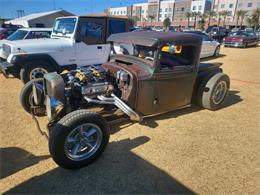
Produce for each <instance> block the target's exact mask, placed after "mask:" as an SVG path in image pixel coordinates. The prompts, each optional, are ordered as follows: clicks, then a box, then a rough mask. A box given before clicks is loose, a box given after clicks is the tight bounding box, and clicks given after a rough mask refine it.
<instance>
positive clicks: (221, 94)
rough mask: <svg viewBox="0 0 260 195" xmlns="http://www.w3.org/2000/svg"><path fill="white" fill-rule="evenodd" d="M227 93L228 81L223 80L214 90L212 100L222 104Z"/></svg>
mask: <svg viewBox="0 0 260 195" xmlns="http://www.w3.org/2000/svg"><path fill="white" fill-rule="evenodd" d="M226 93H227V83H226V82H225V81H221V82H219V83H218V84H217V86H216V88H215V89H214V91H213V95H212V100H213V103H214V104H216V105H217V104H220V103H221V102H222V101H223V100H224V98H225V95H226Z"/></svg>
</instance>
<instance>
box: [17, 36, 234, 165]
mask: <svg viewBox="0 0 260 195" xmlns="http://www.w3.org/2000/svg"><path fill="white" fill-rule="evenodd" d="M108 41H109V42H111V43H112V45H114V44H115V43H116V44H122V45H123V46H125V45H129V48H131V47H132V48H131V49H130V50H129V51H128V54H126V55H116V54H113V55H111V57H110V61H109V62H107V63H104V64H103V65H101V66H91V67H86V68H80V69H77V70H71V71H69V72H64V73H63V74H61V75H60V74H58V73H48V74H45V75H44V79H36V80H32V81H30V82H28V83H27V84H26V85H25V86H24V88H23V89H22V91H21V103H22V106H23V107H24V109H25V110H26V111H27V112H30V111H29V110H31V112H32V113H33V114H34V115H37V114H41V115H42V114H45V111H46V114H47V116H48V119H49V121H50V122H49V124H48V127H49V128H50V129H51V130H50V132H49V151H50V154H51V156H52V158H53V160H54V161H55V162H56V163H57V164H58V165H59V166H61V167H63V168H66V169H77V168H81V167H83V166H86V165H89V164H91V163H92V162H94V160H96V159H97V158H98V157H99V156H100V155H101V154H102V152H103V151H104V149H105V147H106V145H107V144H108V142H109V122H111V119H112V118H113V119H116V120H117V119H119V120H120V118H122V117H126V116H127V117H129V118H130V120H133V121H139V122H140V121H142V120H143V119H144V118H146V117H149V116H153V115H156V114H160V113H164V112H168V111H172V110H176V109H180V108H184V107H187V106H190V105H191V101H192V99H193V100H194V101H195V102H197V103H198V104H199V105H200V106H202V107H204V108H206V109H209V110H217V109H219V108H221V107H222V106H223V103H224V101H225V98H226V96H227V94H228V91H229V86H230V81H229V77H228V76H227V75H226V74H224V73H223V72H222V69H221V68H220V65H221V64H220V63H213V64H211V63H204V64H199V62H200V59H199V56H200V49H201V44H202V39H201V38H200V37H199V36H197V35H195V34H188V33H186V34H185V33H172V32H131V33H120V34H113V35H111V36H110V37H109V38H108ZM32 89H33V90H32ZM30 102H31V103H30ZM90 108H92V110H96V111H95V112H94V111H90ZM97 108H98V110H99V111H98V110H97ZM105 113H106V114H105ZM109 113H110V114H109ZM120 113H121V114H120ZM122 114H125V116H124V115H122ZM109 120H110V121H109Z"/></svg>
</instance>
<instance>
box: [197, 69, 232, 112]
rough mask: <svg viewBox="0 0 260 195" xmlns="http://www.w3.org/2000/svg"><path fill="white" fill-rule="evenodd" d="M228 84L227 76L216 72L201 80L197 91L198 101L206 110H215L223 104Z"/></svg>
mask: <svg viewBox="0 0 260 195" xmlns="http://www.w3.org/2000/svg"><path fill="white" fill-rule="evenodd" d="M229 86H230V80H229V77H228V76H227V75H226V74H223V73H217V74H215V75H214V76H212V77H211V78H209V79H205V80H204V81H202V83H201V86H200V87H199V91H198V103H199V104H200V106H202V107H204V108H206V109H208V110H217V109H219V108H221V107H222V106H223V104H224V101H225V98H226V96H227V94H228V91H229Z"/></svg>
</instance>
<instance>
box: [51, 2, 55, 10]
mask: <svg viewBox="0 0 260 195" xmlns="http://www.w3.org/2000/svg"><path fill="white" fill-rule="evenodd" d="M52 3H53V10H56V2H55V0H52Z"/></svg>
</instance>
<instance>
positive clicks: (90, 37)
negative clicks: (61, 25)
mask: <svg viewBox="0 0 260 195" xmlns="http://www.w3.org/2000/svg"><path fill="white" fill-rule="evenodd" d="M80 34H81V37H82V38H83V40H82V41H83V42H85V43H86V44H88V45H95V44H103V43H104V42H105V32H104V24H102V23H99V22H95V21H86V22H83V23H82V26H81V32H80Z"/></svg>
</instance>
